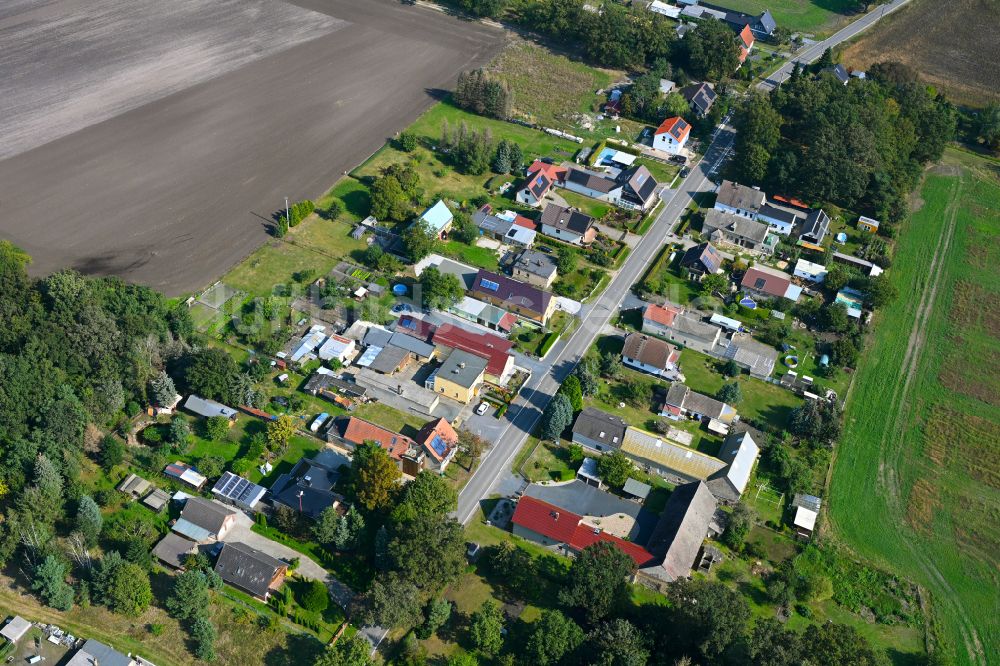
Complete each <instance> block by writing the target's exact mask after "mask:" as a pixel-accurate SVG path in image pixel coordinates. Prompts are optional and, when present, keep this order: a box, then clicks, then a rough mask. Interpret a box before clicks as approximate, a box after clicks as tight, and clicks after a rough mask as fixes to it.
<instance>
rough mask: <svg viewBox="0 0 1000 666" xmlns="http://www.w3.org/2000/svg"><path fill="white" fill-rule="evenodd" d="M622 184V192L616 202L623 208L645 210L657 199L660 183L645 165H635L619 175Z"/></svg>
mask: <svg viewBox="0 0 1000 666" xmlns="http://www.w3.org/2000/svg"><path fill="white" fill-rule="evenodd" d="M618 182H619V183H621V185H622V193H621V196H620V197H619V198H618V201H617V202H616V203H617V204H618V205H619V206H621V207H622V208H631V209H639V210H645V209H647V208H649V206H650V205H651V204H653V203H654V202H655V200H656V198H655V196H654V195H655V194H656V188H657V186H658V185H659V183H657V182H656V179H655V178H653V174H651V173H649V169H647V168H646V167H645V166H643V165H641V164H640V165H638V166H634V167H632V168H631V169H629V170H627V171H622V172H621V173H620V174H619V175H618Z"/></svg>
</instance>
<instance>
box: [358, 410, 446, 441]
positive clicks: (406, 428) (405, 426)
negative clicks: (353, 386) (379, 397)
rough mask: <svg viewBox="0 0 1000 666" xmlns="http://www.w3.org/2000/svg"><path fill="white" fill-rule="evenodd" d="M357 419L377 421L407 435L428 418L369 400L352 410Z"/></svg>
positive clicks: (411, 434)
mask: <svg viewBox="0 0 1000 666" xmlns="http://www.w3.org/2000/svg"><path fill="white" fill-rule="evenodd" d="M353 415H354V416H357V417H358V418H359V419H364V420H366V421H371V422H372V423H377V424H379V425H380V426H382V427H383V428H387V429H389V430H392V431H393V432H398V433H402V434H404V435H406V436H408V437H412V436H414V435H415V434H416V433H417V431H418V430H420V428H422V427H423V425H424V424H425V423H426V422H427V421H428V420H430V419H424V418H422V417H419V416H417V415H416V414H410V413H408V412H401V411H399V410H398V409H395V408H393V407H390V406H389V405H386V404H385V403H381V402H369V403H367V404H364V405H358V407H357V409H355V410H354V412H353Z"/></svg>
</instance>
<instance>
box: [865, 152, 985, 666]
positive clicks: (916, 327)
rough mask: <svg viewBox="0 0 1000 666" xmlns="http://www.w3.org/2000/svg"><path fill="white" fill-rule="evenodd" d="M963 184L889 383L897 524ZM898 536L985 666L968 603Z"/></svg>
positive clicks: (888, 440)
mask: <svg viewBox="0 0 1000 666" xmlns="http://www.w3.org/2000/svg"><path fill="white" fill-rule="evenodd" d="M964 187H965V174H964V171H961V172H959V173H958V179H957V180H956V181H955V184H954V186H953V187H952V189H951V192H950V193H949V203H948V207H947V209H946V215H947V216H948V217H947V222H946V223H945V226H944V227H943V228H942V230H941V236H940V237H939V238H938V242H937V245H936V247H935V249H934V255H933V256H932V258H931V263H930V267H929V268H928V271H927V275H928V276H929V279H928V280H927V282H926V283H925V284H924V287H923V290H922V291H921V294H920V301H919V303H918V305H917V310H916V314H915V317H914V322H913V329H912V330H911V332H910V337H909V340H908V342H907V348H906V353H905V355H904V357H903V363H902V366H901V374H900V379H901V380H902V381H901V382H900V383H898V384H897V386H896V388H895V389H894V391H893V395H892V400H891V401H890V403H889V404H895V405H898V411H897V414H896V418H895V420H894V421H895V423H894V426H893V428H891V429H889V430H887V431H886V433H885V434H884V435H883V439H882V444H883V446H882V456H883V458H882V462H881V464H880V465H879V478H880V482H881V484H882V486H883V487H884V488H885V489H886V490H887V491H888V492H887V501H888V503H889V505H890V509H891V511H892V512H894V513H895V514H896V515H897V516H899V517H900V520H899V521H897V523H896V524H902V523H903V521H902V516H903V515H904V514H905V507H904V502H903V498H902V490H901V488H900V478H899V473H898V470H899V466H900V465H901V464H902V454H903V451H904V444H905V442H904V441H903V440H904V439H905V436H906V427H905V425H906V424H907V423H908V422H909V418H908V417H909V415H910V414H911V413H912V408H913V405H912V404H911V395H910V394H911V388H912V385H913V380H914V379H915V377H916V376H917V373H918V370H919V368H920V361H921V358H922V355H923V351H924V347H925V345H926V342H927V328H928V326H929V325H930V322H931V321H933V316H934V313H935V307H936V305H937V301H938V290H939V288H940V285H941V281H942V276H943V274H944V272H945V271H944V268H945V265H946V260H947V257H948V254H949V251H950V249H951V244H952V240H953V238H954V235H955V227H956V225H957V220H958V211H959V205H958V202H959V201H960V200H961V196H962V192H963V190H964ZM901 536H903V537H904V538H902V539H901V541H902V543H904V544H905V545H906V548H907V550H908V551H909V552H910V555H911V556H912V557H913V558H914V560H915V561H916V562H917V563H918V564H919V565H920V567H921V568H922V569H923V571H924V573H925V575H926V576H927V577H928V579H929V581H931V583H932V588H934V587H936V588H937V594H935V595H934V599H933V602H934V603H935V604H938V605H943V606H948V607H950V609H951V610H952V612H953V614H954V616H955V618H956V619H957V620H958V622H959V624H960V630H961V633H962V640H963V643H964V647H965V650H966V652H967V654H968V656H969V659H970V661H971V662H972V663H973V664H977V665H978V664H982V665H984V666H985V664H986V659H985V655H984V651H983V646H982V642H981V641H980V638H979V634H978V632H977V631H976V628H975V625H974V624H973V623H972V620H971V619H970V617H969V614H968V612H967V609H965V608H964V607H963V606H962V605H961V603H960V602H958V601H956V599H957V595H956V594H955V591H954V589H953V588H952V586H951V584H950V583H949V582H948V580H947V579H946V578H945V576H944V575H943V574H942V573H941V571H940V570H939V569H938V567H937V565H936V564H935V563H934V561H933V560H932V559H931V557H929V556H928V555H927V553H926V552H924V551H923V550H921V549H920V548H919V547H918V546H917V545H916V543H915V542H914V540H912V539H907V538H905V535H901Z"/></svg>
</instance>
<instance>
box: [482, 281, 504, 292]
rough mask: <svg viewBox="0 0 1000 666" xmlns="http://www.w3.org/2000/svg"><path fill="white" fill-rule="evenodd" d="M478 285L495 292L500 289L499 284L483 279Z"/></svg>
mask: <svg viewBox="0 0 1000 666" xmlns="http://www.w3.org/2000/svg"><path fill="white" fill-rule="evenodd" d="M479 284H480V285H482V287H483V289H489V290H490V291H497V290H498V289H500V284H499V283H497V282H494V281H493V280H485V279H484V280H482V281H481V282H480V283H479Z"/></svg>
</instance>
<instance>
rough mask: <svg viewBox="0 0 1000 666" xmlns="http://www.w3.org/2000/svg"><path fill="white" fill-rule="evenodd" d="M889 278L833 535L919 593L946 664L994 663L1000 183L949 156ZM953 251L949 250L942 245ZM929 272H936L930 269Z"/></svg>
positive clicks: (977, 164)
mask: <svg viewBox="0 0 1000 666" xmlns="http://www.w3.org/2000/svg"><path fill="white" fill-rule="evenodd" d="M919 198H920V201H921V202H922V207H921V208H920V209H919V210H918V211H917V212H915V213H914V214H913V216H912V217H911V219H910V221H909V222H908V223H907V224H906V225H905V227H904V228H903V229H901V231H900V234H899V240H898V243H897V247H896V256H895V261H894V262H893V266H892V270H891V271H889V272H888V275H889V276H890V279H891V280H892V282H893V283H894V284H895V285H896V287H897V289H898V291H899V294H900V297H899V298H898V299H897V300H896V301H894V302H893V303H892V304H890V305H889V306H887V307H886V308H884V309H883V310H882V311H881V312H880V313H878V315H877V317H876V326H877V328H876V334H875V336H874V340H873V342H872V343H871V344H870V345H869V349H868V350H867V351H866V353H865V355H864V357H863V359H862V361H861V363H860V364H859V367H858V372H857V376H856V378H855V383H854V387H853V390H852V393H851V396H850V399H849V400H848V403H847V411H846V423H845V430H844V435H843V437H842V438H841V442H840V446H839V448H838V450H837V453H836V457H835V461H834V467H833V475H832V479H831V484H830V501H829V512H830V519H831V523H832V526H833V528H834V532H835V534H836V535H837V536H838V537H839V538H841V539H843V540H844V541H845V542H847V543H848V544H850V546H851V547H852V548H853V549H854V550H855V551H856V552H857V553H858V554H860V555H861V556H864V557H868V558H871V559H872V560H874V561H875V562H876V563H881V564H882V565H883V566H887V567H889V568H891V569H892V570H893V571H896V572H898V573H899V574H901V575H903V576H907V577H909V578H911V579H912V580H914V581H916V582H918V583H919V584H921V585H923V586H925V587H926V588H927V590H928V592H929V598H930V608H931V609H932V612H933V615H934V618H933V620H934V621H933V626H934V627H935V628H936V634H937V636H936V638H937V640H938V641H939V642H940V644H941V646H942V650H943V651H944V652H945V654H946V655H948V656H950V657H951V660H954V662H955V663H958V664H988V663H998V662H1000V622H998V619H997V618H998V616H997V614H996V613H995V612H989V611H984V609H990V608H994V609H995V608H996V600H997V598H998V597H1000V590H998V584H997V578H996V553H997V551H998V549H1000V529H998V528H997V520H996V518H997V516H998V515H1000V494H998V491H997V488H998V479H1000V469H998V467H997V464H996V455H995V453H996V443H997V442H998V441H1000V398H998V396H1000V387H998V378H1000V364H998V361H997V359H998V355H997V336H998V334H1000V321H998V318H997V314H996V313H997V312H998V311H1000V272H998V269H997V267H998V266H1000V252H998V250H997V245H996V243H995V239H996V237H997V235H998V233H1000V223H998V220H1000V180H998V178H997V163H996V162H987V161H985V160H981V159H977V158H973V157H971V156H966V155H964V154H960V153H957V152H954V151H949V152H948V153H946V156H945V165H944V166H943V167H939V168H937V169H934V170H933V171H932V172H930V173H929V174H927V176H926V177H925V180H924V183H923V185H922V188H921V190H920V193H919ZM949 241H950V243H949ZM935 260H936V261H935Z"/></svg>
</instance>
